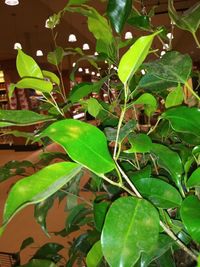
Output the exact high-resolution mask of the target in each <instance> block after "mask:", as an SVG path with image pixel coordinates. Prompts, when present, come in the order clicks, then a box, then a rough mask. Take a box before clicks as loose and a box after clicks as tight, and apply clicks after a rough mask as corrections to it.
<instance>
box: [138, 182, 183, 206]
mask: <svg viewBox="0 0 200 267" xmlns="http://www.w3.org/2000/svg"><path fill="white" fill-rule="evenodd" d="M134 184H135V186H136V188H137V189H138V191H139V192H140V194H141V195H142V196H143V197H145V198H147V199H148V200H150V201H151V202H152V203H153V204H154V205H155V206H156V207H159V208H163V209H169V208H175V207H179V206H181V203H182V198H181V196H180V194H179V192H178V191H177V189H176V188H174V187H173V186H171V185H170V184H168V183H166V182H164V181H162V180H160V179H156V178H144V179H139V180H137V181H135V183H134Z"/></svg>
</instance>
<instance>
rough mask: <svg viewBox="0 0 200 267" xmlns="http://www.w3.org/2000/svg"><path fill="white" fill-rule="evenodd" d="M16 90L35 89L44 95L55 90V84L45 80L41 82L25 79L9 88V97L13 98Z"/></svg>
mask: <svg viewBox="0 0 200 267" xmlns="http://www.w3.org/2000/svg"><path fill="white" fill-rule="evenodd" d="M15 88H18V89H34V90H37V91H40V92H43V93H48V94H50V92H51V91H52V90H53V84H52V83H51V82H49V81H45V80H39V79H34V78H24V79H22V80H20V81H19V82H17V83H16V84H13V86H12V87H10V88H9V97H11V96H12V94H13V91H14V89H15Z"/></svg>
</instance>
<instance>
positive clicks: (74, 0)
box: [67, 0, 88, 6]
mask: <svg viewBox="0 0 200 267" xmlns="http://www.w3.org/2000/svg"><path fill="white" fill-rule="evenodd" d="M86 2H88V0H69V2H68V4H67V5H68V6H69V5H82V4H85V3H86Z"/></svg>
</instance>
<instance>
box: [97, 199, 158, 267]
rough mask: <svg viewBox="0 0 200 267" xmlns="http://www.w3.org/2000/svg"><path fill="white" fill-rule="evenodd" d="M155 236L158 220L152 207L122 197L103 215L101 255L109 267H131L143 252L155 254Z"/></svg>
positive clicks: (146, 203) (139, 201)
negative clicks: (153, 251)
mask: <svg viewBox="0 0 200 267" xmlns="http://www.w3.org/2000/svg"><path fill="white" fill-rule="evenodd" d="M158 233H159V216H158V212H157V210H156V209H155V208H154V207H153V205H151V204H150V203H149V202H148V201H146V200H144V199H138V198H135V197H121V198H119V199H117V200H116V201H114V202H113V204H112V205H111V207H110V209H109V210H108V213H107V215H106V220H105V223H104V227H103V231H102V235H101V245H102V251H103V255H104V257H105V259H106V260H107V262H108V264H109V265H110V266H134V264H135V263H136V262H137V260H138V259H139V257H140V256H141V253H142V252H143V251H149V252H150V251H152V250H154V248H155V246H156V245H157V241H158ZM136 240H137V242H136Z"/></svg>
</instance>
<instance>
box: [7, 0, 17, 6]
mask: <svg viewBox="0 0 200 267" xmlns="http://www.w3.org/2000/svg"><path fill="white" fill-rule="evenodd" d="M5 4H6V5H8V6H16V5H19V0H5Z"/></svg>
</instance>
